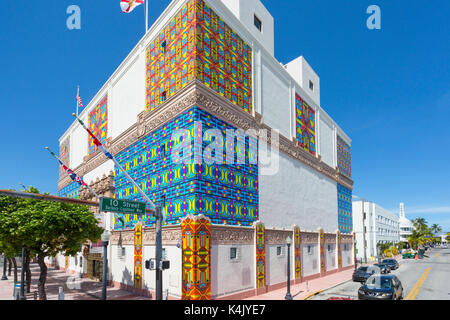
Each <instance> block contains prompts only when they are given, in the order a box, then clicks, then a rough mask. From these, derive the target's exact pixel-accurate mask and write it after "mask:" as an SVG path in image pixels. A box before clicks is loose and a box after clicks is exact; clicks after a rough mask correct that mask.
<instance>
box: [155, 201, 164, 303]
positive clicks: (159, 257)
mask: <svg viewBox="0 0 450 320" xmlns="http://www.w3.org/2000/svg"><path fill="white" fill-rule="evenodd" d="M155 217H156V230H155V232H156V237H155V249H156V256H155V258H156V259H155V260H156V261H155V262H156V266H155V267H156V270H155V274H156V278H155V280H156V281H155V283H156V300H162V299H163V296H162V293H163V290H162V288H163V279H162V266H161V260H162V223H163V216H162V214H161V207H156V210H155Z"/></svg>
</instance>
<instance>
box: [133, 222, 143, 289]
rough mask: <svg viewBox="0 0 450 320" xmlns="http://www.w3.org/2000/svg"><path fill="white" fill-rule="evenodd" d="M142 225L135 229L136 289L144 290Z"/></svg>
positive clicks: (139, 224) (136, 226) (137, 225)
mask: <svg viewBox="0 0 450 320" xmlns="http://www.w3.org/2000/svg"><path fill="white" fill-rule="evenodd" d="M142 250H143V247H142V223H141V222H139V223H138V224H136V225H135V227H134V288H135V289H142Z"/></svg>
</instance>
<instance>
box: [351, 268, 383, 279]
mask: <svg viewBox="0 0 450 320" xmlns="http://www.w3.org/2000/svg"><path fill="white" fill-rule="evenodd" d="M375 273H380V269H379V268H377V267H373V266H363V267H359V268H358V269H356V270H355V271H354V272H353V275H352V279H353V281H355V282H365V281H366V280H367V279H369V278H370V276H371V275H373V274H375Z"/></svg>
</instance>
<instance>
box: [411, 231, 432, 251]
mask: <svg viewBox="0 0 450 320" xmlns="http://www.w3.org/2000/svg"><path fill="white" fill-rule="evenodd" d="M407 240H408V243H409V246H410V247H411V248H413V249H415V250H417V248H418V247H419V246H420V245H423V244H425V243H427V242H428V241H429V233H424V232H420V231H417V230H413V232H412V233H411V234H410V235H409V236H408V237H407Z"/></svg>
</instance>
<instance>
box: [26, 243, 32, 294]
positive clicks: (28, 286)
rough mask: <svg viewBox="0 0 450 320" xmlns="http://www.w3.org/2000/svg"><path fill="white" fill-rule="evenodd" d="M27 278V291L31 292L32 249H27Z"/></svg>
mask: <svg viewBox="0 0 450 320" xmlns="http://www.w3.org/2000/svg"><path fill="white" fill-rule="evenodd" d="M25 278H26V280H27V293H30V292H31V270H30V251H29V250H25Z"/></svg>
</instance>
